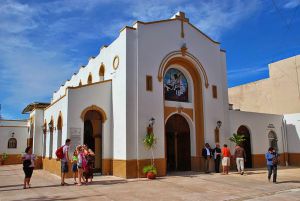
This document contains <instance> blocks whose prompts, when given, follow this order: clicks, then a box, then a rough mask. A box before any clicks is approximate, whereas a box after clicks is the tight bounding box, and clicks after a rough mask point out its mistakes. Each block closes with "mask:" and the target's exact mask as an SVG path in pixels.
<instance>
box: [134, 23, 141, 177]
mask: <svg viewBox="0 0 300 201" xmlns="http://www.w3.org/2000/svg"><path fill="white" fill-rule="evenodd" d="M138 26H139V25H138V24H137V29H136V30H135V32H136V37H135V38H136V73H137V74H136V107H137V108H136V163H137V164H136V165H137V178H138V179H139V178H140V162H139V157H140V156H139V118H138V116H139V45H138V44H139V42H138V41H139V39H138V36H139V34H138Z"/></svg>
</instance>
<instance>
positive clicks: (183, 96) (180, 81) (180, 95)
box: [164, 68, 189, 102]
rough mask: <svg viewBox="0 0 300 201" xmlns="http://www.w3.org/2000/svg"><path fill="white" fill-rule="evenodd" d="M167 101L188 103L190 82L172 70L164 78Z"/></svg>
mask: <svg viewBox="0 0 300 201" xmlns="http://www.w3.org/2000/svg"><path fill="white" fill-rule="evenodd" d="M164 94H165V100H169V101H179V102H188V99H189V98H188V82H187V79H186V78H185V76H184V74H183V73H182V72H181V71H179V70H177V69H175V68H170V69H169V70H168V71H167V72H166V74H165V77H164Z"/></svg>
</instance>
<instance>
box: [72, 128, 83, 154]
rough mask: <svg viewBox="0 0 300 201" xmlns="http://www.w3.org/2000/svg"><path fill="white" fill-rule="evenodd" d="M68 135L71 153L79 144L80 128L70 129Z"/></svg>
mask: <svg viewBox="0 0 300 201" xmlns="http://www.w3.org/2000/svg"><path fill="white" fill-rule="evenodd" d="M70 134H71V135H70V136H71V137H70V139H71V147H70V152H71V153H73V152H74V151H75V148H76V147H77V146H78V145H80V144H81V128H70Z"/></svg>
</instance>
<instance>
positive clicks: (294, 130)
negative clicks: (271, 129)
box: [284, 113, 300, 153]
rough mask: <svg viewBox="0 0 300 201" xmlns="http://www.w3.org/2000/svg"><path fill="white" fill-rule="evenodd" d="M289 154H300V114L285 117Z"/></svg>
mask: <svg viewBox="0 0 300 201" xmlns="http://www.w3.org/2000/svg"><path fill="white" fill-rule="evenodd" d="M284 120H285V122H286V136H287V142H288V143H287V147H288V152H289V153H300V113H295V114H287V115H284Z"/></svg>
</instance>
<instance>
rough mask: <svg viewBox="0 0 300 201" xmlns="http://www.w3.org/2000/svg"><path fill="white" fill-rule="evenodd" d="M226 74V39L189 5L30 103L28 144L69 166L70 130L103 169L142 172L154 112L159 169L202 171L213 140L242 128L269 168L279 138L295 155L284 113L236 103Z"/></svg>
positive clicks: (123, 38)
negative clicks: (60, 155) (190, 12)
mask: <svg viewBox="0 0 300 201" xmlns="http://www.w3.org/2000/svg"><path fill="white" fill-rule="evenodd" d="M226 75H227V70H226V52H225V51H224V50H222V49H221V48H220V43H218V42H216V41H214V40H212V39H211V38H210V37H208V36H207V35H205V34H204V33H203V32H201V31H200V30H199V29H198V28H197V27H195V26H194V25H193V24H191V23H190V22H189V19H188V18H186V17H185V14H184V13H182V12H179V13H177V14H176V15H175V16H174V17H172V18H171V19H166V20H161V21H153V22H141V21H137V22H135V23H134V24H133V26H132V27H131V26H126V27H124V28H123V29H122V30H120V34H119V36H118V37H117V38H116V40H115V41H113V42H112V43H111V44H110V45H109V46H103V47H102V48H101V50H100V52H99V54H98V55H97V56H95V57H91V58H90V59H89V61H88V63H87V65H86V66H82V67H81V68H80V69H79V70H78V72H77V73H75V74H74V75H73V76H72V77H71V78H70V79H69V80H68V81H66V82H65V84H64V85H62V86H60V87H59V89H58V90H57V91H56V92H54V94H53V97H52V99H51V102H50V103H32V104H29V105H28V106H27V107H26V108H25V109H24V111H23V113H29V114H30V119H29V124H28V125H29V134H28V138H29V139H28V142H29V144H32V145H33V149H34V153H35V154H37V155H39V156H41V159H42V160H41V161H40V163H41V164H42V167H43V168H44V169H45V170H48V171H50V172H52V173H56V174H59V173H60V162H59V161H57V160H56V158H55V157H56V156H55V150H56V149H57V148H58V147H59V146H61V145H62V144H64V142H65V140H66V139H67V138H70V139H71V140H72V150H74V147H75V146H76V145H78V144H87V145H88V146H89V147H91V148H92V149H93V150H95V153H96V163H95V166H96V170H97V171H99V172H101V173H102V174H104V175H107V174H111V175H115V176H119V177H124V178H134V177H139V176H142V169H143V167H144V166H145V165H148V164H149V161H150V160H149V159H150V158H151V153H150V152H149V151H147V150H146V149H145V148H144V146H143V138H144V137H145V135H146V133H147V127H148V125H149V120H150V119H151V118H154V119H155V124H154V126H153V132H154V134H155V136H156V137H157V144H156V147H155V151H154V155H155V165H156V167H157V169H158V175H159V176H165V175H167V173H168V172H171V171H189V170H192V171H201V170H202V169H203V165H204V164H203V158H202V156H201V150H202V148H203V146H204V144H205V143H206V142H207V143H209V144H210V145H211V146H212V147H214V146H215V143H216V142H220V143H221V144H224V143H227V144H228V145H229V146H231V148H233V147H234V144H232V143H230V142H229V140H228V138H229V137H230V136H232V134H233V133H241V134H244V135H245V136H246V138H247V139H248V140H247V143H245V149H246V150H247V152H248V153H247V156H248V160H247V161H248V162H247V164H246V166H247V167H264V166H265V158H264V154H265V152H266V151H267V149H268V147H269V146H270V145H272V146H275V147H276V148H277V149H278V151H279V153H280V154H281V157H282V161H285V162H288V148H287V134H286V132H285V129H284V123H283V116H282V115H272V114H260V113H250V112H242V111H235V110H232V109H231V108H230V106H229V103H228V86H227V76H226ZM71 154H72V153H71ZM212 167H213V165H212Z"/></svg>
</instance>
